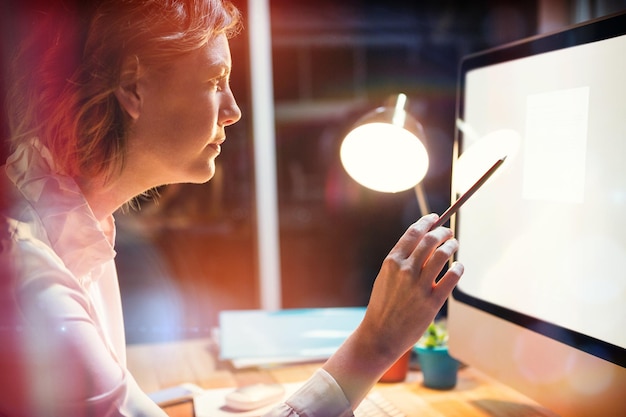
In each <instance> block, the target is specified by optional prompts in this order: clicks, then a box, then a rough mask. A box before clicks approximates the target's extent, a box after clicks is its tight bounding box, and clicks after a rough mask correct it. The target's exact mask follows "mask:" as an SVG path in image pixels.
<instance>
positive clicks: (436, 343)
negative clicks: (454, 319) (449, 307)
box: [414, 322, 459, 389]
mask: <svg viewBox="0 0 626 417" xmlns="http://www.w3.org/2000/svg"><path fill="white" fill-rule="evenodd" d="M414 351H415V352H416V353H417V359H418V361H419V364H420V368H421V369H422V373H423V375H424V386H426V387H429V388H435V389H452V388H454V387H455V386H456V380H457V372H458V370H459V362H458V361H457V360H456V359H454V358H453V357H451V356H450V354H449V353H448V331H447V329H446V327H445V324H444V323H442V322H433V323H431V324H430V325H429V326H428V329H426V332H424V335H423V336H422V338H421V339H420V340H419V341H418V342H417V344H416V345H415V348H414Z"/></svg>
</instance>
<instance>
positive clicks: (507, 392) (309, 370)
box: [127, 339, 555, 417]
mask: <svg viewBox="0 0 626 417" xmlns="http://www.w3.org/2000/svg"><path fill="white" fill-rule="evenodd" d="M215 352H216V348H215V345H214V344H213V343H212V342H211V340H208V339H194V340H186V341H180V342H169V343H158V344H139V345H131V346H129V347H128V349H127V355H128V367H129V369H130V371H131V372H132V374H133V375H134V376H135V379H136V380H137V382H138V383H139V386H141V388H142V389H143V390H144V391H146V392H151V391H156V390H159V389H162V388H167V387H170V386H173V385H177V384H180V383H184V382H193V383H195V384H197V385H199V386H201V387H203V388H228V387H238V386H242V385H247V384H251V383H256V382H280V383H289V382H299V381H303V380H306V379H307V378H308V377H310V376H311V375H312V374H313V372H314V371H315V370H316V369H317V368H319V366H320V364H299V365H289V366H276V367H268V368H261V369H256V368H255V369H245V370H235V369H232V368H231V367H229V366H228V364H225V363H220V362H219V361H218V360H216V356H215ZM421 382H422V376H421V373H420V372H417V371H411V372H409V375H408V377H407V380H406V381H405V382H403V383H399V384H377V385H376V387H374V389H375V390H380V391H382V392H383V393H384V395H385V396H386V397H387V398H389V399H390V400H391V401H393V402H394V404H395V405H396V406H397V407H398V408H400V409H401V410H402V411H403V412H404V413H405V414H406V415H407V416H417V415H420V416H432V417H439V416H442V417H443V416H463V417H498V416H507V417H515V416H525V417H529V416H549V417H555V414H554V413H552V412H550V411H549V410H547V409H545V408H543V407H541V406H540V405H538V404H537V403H536V402H534V401H533V400H531V399H529V398H528V397H526V396H524V395H522V394H520V393H518V392H516V391H515V390H513V389H511V388H509V387H507V386H505V385H503V384H501V383H499V382H497V381H495V380H493V379H491V378H489V377H487V376H485V375H483V374H482V373H480V372H478V371H476V370H474V369H471V368H469V367H465V368H463V369H461V370H460V371H459V379H458V384H457V386H456V388H455V389H453V390H450V391H437V390H432V389H429V388H426V387H424V386H423V385H422V383H421ZM407 393H410V394H414V395H407ZM165 411H166V412H167V414H168V415H169V416H171V417H192V416H193V404H192V403H191V402H187V403H183V404H178V405H175V406H170V407H167V408H165Z"/></svg>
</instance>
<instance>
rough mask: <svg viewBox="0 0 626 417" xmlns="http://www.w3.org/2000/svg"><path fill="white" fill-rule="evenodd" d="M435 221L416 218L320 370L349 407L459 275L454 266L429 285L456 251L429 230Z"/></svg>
mask: <svg viewBox="0 0 626 417" xmlns="http://www.w3.org/2000/svg"><path fill="white" fill-rule="evenodd" d="M437 219H438V216H437V215H436V214H430V215H427V216H424V217H422V218H421V219H420V220H419V221H417V222H416V223H415V224H413V225H412V226H411V227H409V229H408V230H407V231H406V232H405V233H404V235H403V236H402V237H401V238H400V240H399V241H398V243H397V244H396V245H395V246H394V248H393V249H392V250H391V252H389V255H387V257H386V258H385V260H384V262H383V265H382V268H381V270H380V272H379V274H378V276H377V277H376V281H375V282H374V287H373V290H372V294H371V297H370V302H369V305H368V307H367V312H366V313H365V317H364V319H363V322H362V323H361V325H360V326H359V328H358V329H357V330H356V331H355V332H354V333H353V334H352V335H351V337H350V338H348V340H347V341H346V343H344V345H342V346H341V348H340V349H339V350H338V351H337V352H336V354H335V355H333V357H331V358H330V359H329V360H328V362H327V363H326V364H325V365H324V369H326V371H328V372H329V373H330V374H331V375H333V377H334V378H335V380H336V381H337V382H338V383H339V385H340V386H341V387H342V389H343V390H344V393H345V394H346V397H347V398H348V400H349V401H350V402H351V403H352V404H353V406H356V405H357V404H358V403H359V402H360V401H361V399H362V398H363V397H364V396H365V395H366V394H367V392H368V391H369V389H370V388H371V386H372V385H373V384H374V383H376V381H378V379H379V378H380V376H381V375H382V374H383V373H384V372H385V371H386V370H387V369H388V368H389V367H390V366H391V365H392V364H393V363H394V362H395V361H396V360H397V359H398V358H399V357H400V356H402V354H403V353H404V352H406V351H407V350H409V349H410V348H411V347H412V346H413V345H414V344H415V343H416V342H417V340H418V339H419V338H420V337H421V335H422V334H423V333H424V331H425V330H426V328H427V327H428V325H429V324H430V322H431V321H432V320H433V318H434V317H435V315H436V314H437V312H438V311H439V310H440V309H441V307H442V305H443V303H444V302H445V300H446V298H447V297H448V296H449V295H450V293H451V292H452V289H453V288H454V286H455V285H456V284H457V282H458V281H459V279H460V278H461V275H462V274H463V266H462V265H461V264H459V263H454V264H453V265H452V266H451V267H450V268H449V269H448V271H446V273H445V274H444V275H443V277H441V279H440V280H439V281H438V282H435V280H436V278H437V277H438V275H439V273H440V271H441V270H442V269H443V267H444V265H445V264H446V262H447V261H448V259H450V257H451V256H452V255H453V254H454V253H455V252H456V251H457V249H458V243H457V241H456V239H454V237H453V235H452V231H451V230H450V229H447V228H443V227H439V228H437V229H435V230H430V229H431V227H432V226H433V224H434V223H435V222H436V221H437Z"/></svg>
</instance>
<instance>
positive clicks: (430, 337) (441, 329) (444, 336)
mask: <svg viewBox="0 0 626 417" xmlns="http://www.w3.org/2000/svg"><path fill="white" fill-rule="evenodd" d="M447 344H448V330H447V329H446V327H445V325H444V324H442V323H435V322H432V323H430V325H429V326H428V328H427V329H426V331H425V332H424V335H423V336H422V337H421V338H420V340H419V342H418V345H420V346H421V347H425V348H436V347H442V346H446V345H447Z"/></svg>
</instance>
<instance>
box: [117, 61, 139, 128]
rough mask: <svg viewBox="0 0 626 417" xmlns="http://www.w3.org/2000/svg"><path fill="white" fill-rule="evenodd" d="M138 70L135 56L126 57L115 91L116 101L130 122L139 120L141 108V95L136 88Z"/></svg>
mask: <svg viewBox="0 0 626 417" xmlns="http://www.w3.org/2000/svg"><path fill="white" fill-rule="evenodd" d="M139 70H140V68H139V59H138V58H137V57H136V56H132V57H128V58H127V59H126V60H125V61H124V63H123V65H122V69H121V71H120V84H119V86H118V87H117V89H116V90H115V97H117V101H118V102H119V103H120V106H121V107H122V109H123V110H124V111H125V112H126V114H128V116H130V118H131V119H132V120H137V119H138V118H139V115H140V114H141V107H142V99H141V95H140V94H139V91H138V88H137V83H138V81H139Z"/></svg>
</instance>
